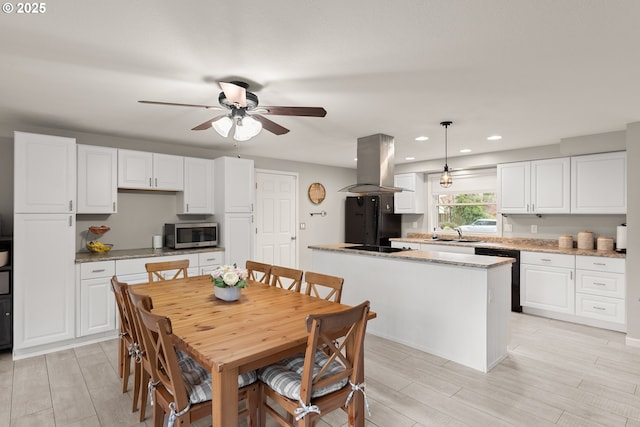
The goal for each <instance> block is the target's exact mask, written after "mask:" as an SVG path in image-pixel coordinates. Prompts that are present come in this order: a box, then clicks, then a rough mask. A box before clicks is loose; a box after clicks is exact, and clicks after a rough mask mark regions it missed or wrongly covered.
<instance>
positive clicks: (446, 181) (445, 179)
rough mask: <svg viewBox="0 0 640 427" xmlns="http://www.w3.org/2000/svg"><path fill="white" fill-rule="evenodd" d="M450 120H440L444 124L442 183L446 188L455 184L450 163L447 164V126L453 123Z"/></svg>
mask: <svg viewBox="0 0 640 427" xmlns="http://www.w3.org/2000/svg"><path fill="white" fill-rule="evenodd" d="M451 123H453V122H450V121H446V122H440V124H441V125H442V126H444V170H443V171H442V175H440V185H441V186H442V187H444V188H448V187H451V184H453V178H452V177H451V173H450V172H449V165H448V164H447V160H448V159H447V144H448V141H447V128H448V127H449V125H451Z"/></svg>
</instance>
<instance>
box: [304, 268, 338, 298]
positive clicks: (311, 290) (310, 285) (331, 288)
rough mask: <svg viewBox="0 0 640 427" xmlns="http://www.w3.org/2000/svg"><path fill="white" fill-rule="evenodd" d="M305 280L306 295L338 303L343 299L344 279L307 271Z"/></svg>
mask: <svg viewBox="0 0 640 427" xmlns="http://www.w3.org/2000/svg"><path fill="white" fill-rule="evenodd" d="M304 280H305V282H306V286H305V289H304V292H305V294H307V295H311V296H314V297H316V298H324V299H326V300H327V301H333V302H337V303H339V302H340V300H341V299H342V285H343V284H344V278H342V277H337V276H330V275H328V274H320V273H314V272H313V271H307V272H306V273H304Z"/></svg>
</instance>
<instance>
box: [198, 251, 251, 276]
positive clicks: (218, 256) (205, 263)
mask: <svg viewBox="0 0 640 427" xmlns="http://www.w3.org/2000/svg"><path fill="white" fill-rule="evenodd" d="M222 264H224V251H217V252H203V253H199V254H198V266H199V267H200V274H201V275H203V274H211V273H213V270H215V269H216V268H218V267H220V266H221V265H222ZM238 267H244V264H243V265H239V264H238Z"/></svg>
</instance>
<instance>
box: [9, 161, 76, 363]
mask: <svg viewBox="0 0 640 427" xmlns="http://www.w3.org/2000/svg"><path fill="white" fill-rule="evenodd" d="M73 151H74V153H75V149H74V150H73ZM13 242H14V253H13V257H14V263H13V265H14V271H13V272H14V276H13V277H14V279H13V280H14V345H13V349H14V355H20V354H21V353H23V352H25V350H26V349H29V348H32V347H36V346H40V345H45V344H51V343H56V342H59V341H64V340H67V339H72V338H74V337H75V303H76V300H75V268H74V265H75V264H74V261H75V260H74V257H75V246H76V234H75V218H74V215H73V214H57V213H53V214H18V215H15V216H14V240H13Z"/></svg>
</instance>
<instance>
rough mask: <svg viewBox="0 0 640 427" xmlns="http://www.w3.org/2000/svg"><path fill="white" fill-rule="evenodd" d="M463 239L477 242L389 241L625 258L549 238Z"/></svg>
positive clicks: (420, 237) (412, 236)
mask: <svg viewBox="0 0 640 427" xmlns="http://www.w3.org/2000/svg"><path fill="white" fill-rule="evenodd" d="M442 237H443V238H447V239H448V238H451V239H454V238H457V235H456V236H455V237H454V236H453V235H452V236H449V235H446V236H444V235H442ZM464 238H465V239H468V240H477V242H467V243H463V242H455V241H442V240H433V239H432V235H431V234H419V233H409V235H408V236H407V237H398V238H392V239H390V240H391V241H396V242H407V243H428V244H434V245H452V246H471V247H474V248H496V249H515V250H519V251H531V252H546V253H556V254H567V255H588V256H600V257H609V258H625V257H626V254H625V253H620V252H616V251H598V250H595V249H591V250H587V249H577V248H572V249H564V248H560V247H558V241H557V240H550V239H525V238H522V239H517V238H503V237H493V236H480V235H474V236H472V235H468V236H467V235H465V236H464Z"/></svg>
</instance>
